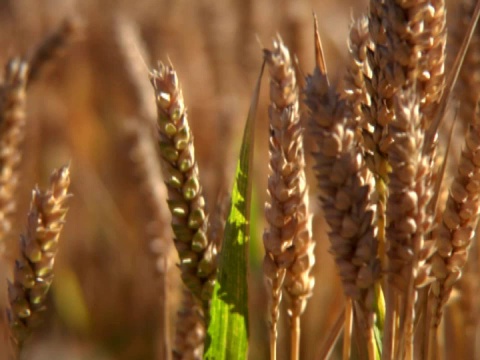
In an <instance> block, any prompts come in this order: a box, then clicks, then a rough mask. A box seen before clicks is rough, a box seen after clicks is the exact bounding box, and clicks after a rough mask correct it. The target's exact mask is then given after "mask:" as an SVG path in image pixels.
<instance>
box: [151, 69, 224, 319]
mask: <svg viewBox="0 0 480 360" xmlns="http://www.w3.org/2000/svg"><path fill="white" fill-rule="evenodd" d="M150 80H151V82H152V85H153V88H154V90H155V99H156V103H157V112H158V133H159V146H160V156H161V158H162V173H163V176H164V178H165V181H166V184H167V189H168V205H169V207H170V211H171V214H172V229H173V232H174V235H175V239H174V243H175V247H176V248H177V251H178V254H179V257H180V264H179V268H180V271H181V275H182V280H183V282H184V283H185V285H186V286H187V288H188V289H189V290H190V291H191V292H192V293H193V295H194V296H195V298H196V299H197V300H198V301H200V302H201V303H202V306H203V308H204V310H207V309H208V303H209V300H210V298H211V294H212V290H213V286H214V283H215V277H216V245H215V244H214V243H213V242H212V241H210V240H209V239H208V237H207V215H206V213H205V200H204V198H203V195H202V188H201V185H200V180H199V176H198V166H197V162H196V161H195V154H194V147H193V136H192V133H191V131H190V127H189V124H188V120H187V114H186V109H185V104H184V102H183V95H182V91H181V89H180V85H179V82H178V78H177V74H176V72H175V70H174V69H173V68H172V67H171V66H165V65H163V64H161V63H160V64H159V67H158V69H156V70H153V71H152V72H151V73H150Z"/></svg>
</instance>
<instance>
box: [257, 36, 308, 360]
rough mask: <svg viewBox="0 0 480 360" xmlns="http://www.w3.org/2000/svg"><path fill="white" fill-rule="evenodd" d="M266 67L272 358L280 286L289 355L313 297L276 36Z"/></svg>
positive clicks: (304, 212) (294, 109) (294, 123)
mask: <svg viewBox="0 0 480 360" xmlns="http://www.w3.org/2000/svg"><path fill="white" fill-rule="evenodd" d="M264 53H265V59H266V63H267V64H268V67H269V70H270V106H269V117H270V141H269V144H270V169H271V174H270V176H269V178H268V194H269V197H270V199H269V201H268V202H267V204H266V206H265V215H266V219H267V222H268V223H269V228H268V229H267V230H266V231H265V233H264V237H263V239H264V246H265V253H266V254H265V260H264V263H265V266H264V268H265V274H266V276H267V278H268V280H269V282H270V285H271V292H272V293H271V295H272V298H271V304H270V305H271V310H270V311H271V324H270V326H271V335H270V336H271V340H270V341H271V347H272V349H271V350H272V352H273V354H272V355H271V357H272V358H275V344H276V338H277V330H276V328H277V322H278V317H279V305H280V301H281V288H282V283H283V282H284V284H283V285H284V288H285V291H286V294H287V295H288V300H289V303H288V305H287V307H288V312H289V315H290V317H291V323H292V334H291V335H292V343H291V351H292V356H291V358H292V359H298V354H299V332H300V315H301V314H302V312H303V310H304V309H305V306H306V302H307V298H308V297H309V296H310V295H311V292H312V289H313V285H314V279H313V277H311V276H310V270H311V268H312V266H313V264H314V262H315V258H314V255H313V249H314V243H313V241H312V237H311V224H310V215H309V213H308V189H307V185H306V178H305V159H304V150H303V128H302V126H301V123H300V116H299V111H298V106H299V104H298V88H297V84H296V80H295V70H294V68H293V66H292V61H291V57H290V54H289V52H288V49H287V48H286V47H285V45H284V44H283V42H282V40H281V39H280V38H277V39H276V40H275V41H274V43H273V50H271V51H270V50H264Z"/></svg>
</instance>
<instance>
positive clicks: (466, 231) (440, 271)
mask: <svg viewBox="0 0 480 360" xmlns="http://www.w3.org/2000/svg"><path fill="white" fill-rule="evenodd" d="M479 180H480V106H479V105H478V104H477V109H476V113H475V120H474V121H473V122H472V123H471V125H470V127H469V129H468V132H467V135H466V138H465V145H464V149H463V151H462V156H461V159H460V163H459V166H458V173H457V174H456V176H455V178H454V180H453V183H452V185H451V186H450V194H449V196H448V199H447V204H446V208H445V210H444V212H443V216H442V222H441V223H440V224H439V226H438V228H437V231H436V232H435V239H436V242H437V252H436V253H435V255H434V257H433V259H432V271H433V274H434V276H435V278H436V281H435V282H434V283H433V284H432V287H431V295H432V296H431V300H432V301H431V311H432V314H433V316H432V327H434V328H437V327H438V325H439V323H440V320H441V315H442V310H443V306H444V305H445V303H446V302H447V300H448V298H449V296H450V293H451V291H452V288H453V285H454V283H455V282H456V281H457V280H458V279H459V278H460V277H461V275H462V269H463V267H464V266H465V264H466V262H467V257H468V250H469V247H470V245H471V241H472V238H473V237H474V234H475V230H476V227H477V223H478V214H479V209H480V195H479V189H480V187H479V185H478V184H479Z"/></svg>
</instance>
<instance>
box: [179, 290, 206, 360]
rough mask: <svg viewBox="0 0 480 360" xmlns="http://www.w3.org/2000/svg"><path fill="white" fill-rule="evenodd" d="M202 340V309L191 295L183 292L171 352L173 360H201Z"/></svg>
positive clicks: (188, 292) (203, 338)
mask: <svg viewBox="0 0 480 360" xmlns="http://www.w3.org/2000/svg"><path fill="white" fill-rule="evenodd" d="M204 340H205V325H204V318H203V309H202V307H201V306H199V305H198V302H197V301H196V300H195V299H194V298H193V295H192V293H191V292H190V291H189V290H185V291H184V292H183V301H182V306H181V308H180V310H179V312H178V320H177V327H176V334H175V344H174V350H173V358H174V360H201V359H202V358H203V343H204Z"/></svg>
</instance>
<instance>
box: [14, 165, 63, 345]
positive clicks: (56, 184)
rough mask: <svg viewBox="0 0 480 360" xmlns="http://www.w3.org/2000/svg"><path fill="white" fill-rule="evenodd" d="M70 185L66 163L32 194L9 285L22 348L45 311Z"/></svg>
mask: <svg viewBox="0 0 480 360" xmlns="http://www.w3.org/2000/svg"><path fill="white" fill-rule="evenodd" d="M69 185H70V174H69V168H68V166H64V167H62V168H60V169H58V170H56V171H54V172H53V173H52V175H51V177H50V187H49V189H48V190H47V191H40V190H39V189H38V188H37V189H35V190H33V193H32V202H31V205H30V211H29V213H28V219H27V228H26V233H25V235H24V236H22V237H21V238H20V251H21V254H20V257H19V258H18V259H17V260H16V262H15V269H14V279H13V283H9V286H8V295H9V300H10V306H11V308H10V309H9V311H8V318H9V322H10V327H11V329H12V335H13V338H14V341H15V342H16V344H17V346H18V347H19V348H20V347H21V345H22V343H23V342H24V340H25V339H26V337H27V336H28V335H29V333H30V331H31V330H32V327H34V326H35V325H36V324H37V323H38V322H39V320H40V318H41V314H42V313H43V312H44V311H45V300H46V297H47V293H48V290H49V288H50V285H51V284H52V281H53V266H54V262H55V256H56V254H57V250H58V241H59V237H60V232H61V230H62V228H63V225H64V222H65V215H66V213H67V206H66V202H67V200H68V198H69V197H70V194H69V193H68V186H69Z"/></svg>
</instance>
